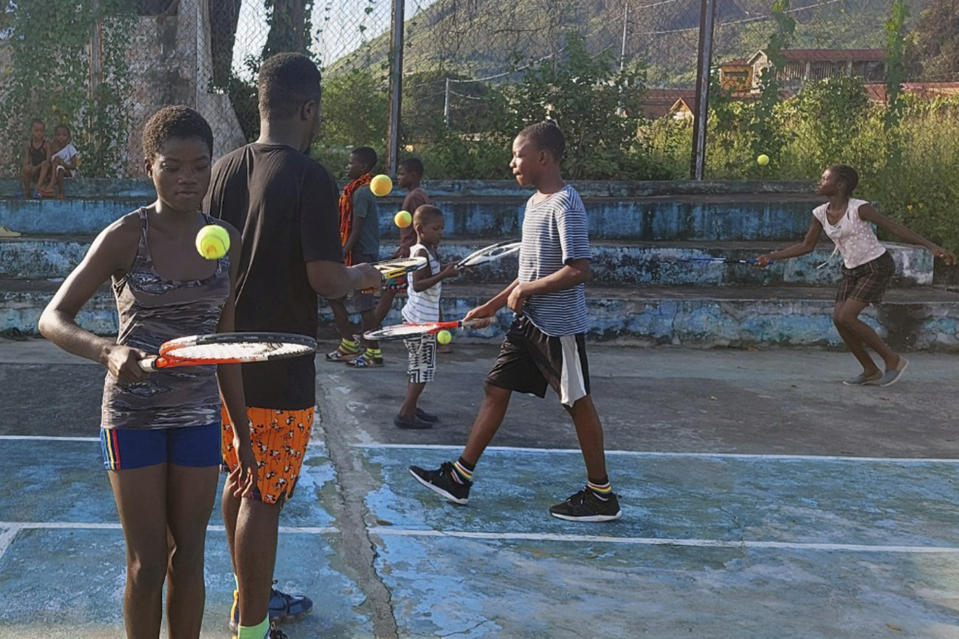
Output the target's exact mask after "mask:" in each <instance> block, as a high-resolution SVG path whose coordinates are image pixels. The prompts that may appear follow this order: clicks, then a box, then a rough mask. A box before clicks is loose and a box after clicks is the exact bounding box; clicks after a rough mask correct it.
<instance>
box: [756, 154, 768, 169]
mask: <svg viewBox="0 0 959 639" xmlns="http://www.w3.org/2000/svg"><path fill="white" fill-rule="evenodd" d="M756 164H758V165H759V166H766V165H767V164H769V156H768V155H766V154H765V153H760V154H759V157H757V158H756Z"/></svg>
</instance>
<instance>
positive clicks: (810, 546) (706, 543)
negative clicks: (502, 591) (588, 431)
mask: <svg viewBox="0 0 959 639" xmlns="http://www.w3.org/2000/svg"><path fill="white" fill-rule="evenodd" d="M368 530H369V531H370V532H371V533H373V534H376V535H382V536H396V537H461V538H466V539H492V540H510V541H512V540H518V541H562V542H577V543H583V542H585V543H610V544H632V545H637V546H694V547H698V548H757V549H777V550H831V551H840V552H878V553H913V554H929V553H949V554H959V547H956V546H881V545H868V544H828V543H817V542H808V543H807V542H799V541H797V542H791V541H750V540H748V539H743V540H738V541H737V540H722V539H671V538H657V537H610V536H606V535H556V534H549V533H490V532H471V531H465V530H462V531H461V530H404V529H402V528H388V527H384V526H376V527H373V528H369V529H368Z"/></svg>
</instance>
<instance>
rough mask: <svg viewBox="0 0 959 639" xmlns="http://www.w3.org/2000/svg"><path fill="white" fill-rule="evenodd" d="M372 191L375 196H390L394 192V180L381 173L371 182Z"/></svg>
mask: <svg viewBox="0 0 959 639" xmlns="http://www.w3.org/2000/svg"><path fill="white" fill-rule="evenodd" d="M370 190H371V191H373V195H379V196H383V195H388V194H389V192H390V191H392V190H393V180H391V179H390V176H388V175H384V174H382V173H380V174H379V175H377V176H376V177H375V178H373V179H372V180H370Z"/></svg>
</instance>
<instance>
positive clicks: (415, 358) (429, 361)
mask: <svg viewBox="0 0 959 639" xmlns="http://www.w3.org/2000/svg"><path fill="white" fill-rule="evenodd" d="M403 342H404V343H405V344H406V350H407V351H409V360H408V361H409V363H408V365H407V369H406V374H407V376H408V377H409V380H410V383H411V384H425V383H427V382H432V381H433V374H434V373H435V372H436V335H433V334H430V335H421V336H420V337H415V338H413V339H405V340H403Z"/></svg>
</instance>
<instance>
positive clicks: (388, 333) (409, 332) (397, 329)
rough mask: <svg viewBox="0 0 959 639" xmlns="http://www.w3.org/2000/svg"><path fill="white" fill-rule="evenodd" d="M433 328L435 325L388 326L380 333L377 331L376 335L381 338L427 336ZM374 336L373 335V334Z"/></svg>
mask: <svg viewBox="0 0 959 639" xmlns="http://www.w3.org/2000/svg"><path fill="white" fill-rule="evenodd" d="M432 328H433V325H432V324H430V325H423V324H412V325H405V324H398V325H396V326H386V327H384V328H382V329H380V330H379V331H376V335H378V336H381V337H404V336H413V335H425V334H426V333H429V332H430V330H431V329H432ZM371 335H372V333H371Z"/></svg>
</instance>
